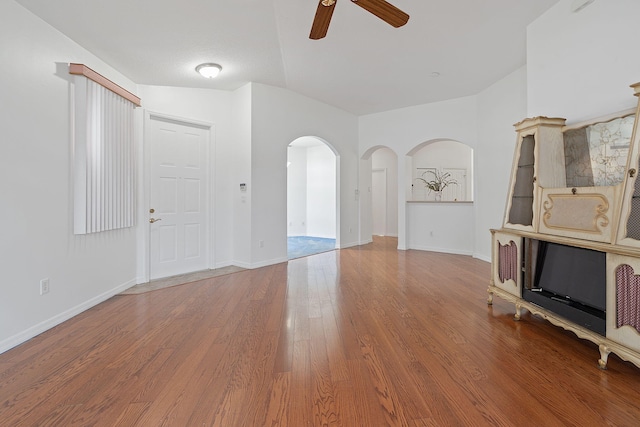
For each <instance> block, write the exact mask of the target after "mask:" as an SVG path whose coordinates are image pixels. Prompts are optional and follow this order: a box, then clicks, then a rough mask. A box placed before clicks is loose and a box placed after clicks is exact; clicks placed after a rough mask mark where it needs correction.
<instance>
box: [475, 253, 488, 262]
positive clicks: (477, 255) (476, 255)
mask: <svg viewBox="0 0 640 427" xmlns="http://www.w3.org/2000/svg"><path fill="white" fill-rule="evenodd" d="M473 257H474V258H478V259H479V260H482V261H486V262H491V256H487V255H484V254H479V253H474V254H473Z"/></svg>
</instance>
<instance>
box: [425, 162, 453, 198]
mask: <svg viewBox="0 0 640 427" xmlns="http://www.w3.org/2000/svg"><path fill="white" fill-rule="evenodd" d="M427 173H430V174H431V175H433V178H432V179H428V178H430V177H429V176H425V174H427ZM416 179H417V180H419V181H422V183H423V184H424V186H425V187H426V188H428V189H429V193H431V192H432V191H433V192H435V193H436V194H435V198H436V201H437V202H439V201H440V200H442V190H444V189H445V188H447V187H448V186H450V185H458V181H456V180H455V179H453V178H451V174H450V173H449V172H440V171H438V170H437V169H433V170H432V169H429V170H426V171H424V172H423V173H422V175H421V176H420V177H419V178H416Z"/></svg>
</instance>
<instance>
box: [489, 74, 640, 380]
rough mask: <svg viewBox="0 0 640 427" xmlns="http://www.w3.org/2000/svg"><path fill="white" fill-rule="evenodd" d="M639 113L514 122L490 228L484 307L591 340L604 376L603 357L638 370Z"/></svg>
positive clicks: (638, 93)
mask: <svg viewBox="0 0 640 427" xmlns="http://www.w3.org/2000/svg"><path fill="white" fill-rule="evenodd" d="M632 88H633V89H634V91H635V95H636V96H637V97H640V83H638V84H635V85H633V86H632ZM639 112H640V102H639V104H638V107H637V108H636V109H635V110H631V111H624V112H621V113H617V114H612V115H610V116H607V117H601V118H598V119H595V120H592V121H589V122H583V123H580V124H576V125H572V126H566V125H565V119H562V118H548V117H535V118H530V119H525V120H523V121H522V122H520V123H517V124H516V125H515V128H516V131H517V135H518V136H517V145H516V150H515V154H514V160H513V168H512V173H511V181H510V187H509V195H508V199H507V204H506V209H505V215H504V221H503V226H502V228H501V229H499V230H491V238H492V263H491V264H492V266H491V280H490V284H489V289H488V292H489V300H488V302H489V304H491V303H492V302H493V297H494V295H495V296H498V297H500V298H503V299H505V300H507V301H510V302H513V303H514V304H515V319H516V320H519V319H520V317H521V312H522V309H526V310H528V311H530V312H531V313H533V314H535V315H539V316H541V317H543V318H544V319H547V320H548V321H549V322H551V323H553V324H554V325H556V326H559V327H562V328H564V329H566V330H569V331H572V332H573V333H575V334H576V335H577V336H578V337H580V338H583V339H587V340H589V341H592V342H594V343H595V344H597V345H598V346H599V349H600V359H599V360H598V364H599V366H600V368H602V369H605V368H606V366H607V359H608V356H609V354H610V353H615V354H616V355H618V356H619V357H620V358H621V359H623V360H626V361H629V362H632V363H633V364H635V365H636V366H638V367H640V181H639V180H637V177H638V171H639V170H640V164H639V161H640V159H639V151H640V130H639V129H638V127H639V126H640V123H639Z"/></svg>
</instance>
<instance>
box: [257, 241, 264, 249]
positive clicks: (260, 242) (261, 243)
mask: <svg viewBox="0 0 640 427" xmlns="http://www.w3.org/2000/svg"><path fill="white" fill-rule="evenodd" d="M258 246H259V247H261V248H264V240H259V241H258Z"/></svg>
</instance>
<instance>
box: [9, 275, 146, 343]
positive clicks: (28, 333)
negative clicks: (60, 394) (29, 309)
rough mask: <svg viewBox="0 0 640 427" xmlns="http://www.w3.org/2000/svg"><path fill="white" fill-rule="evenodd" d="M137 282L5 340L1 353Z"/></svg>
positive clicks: (135, 280) (86, 302) (82, 304)
mask: <svg viewBox="0 0 640 427" xmlns="http://www.w3.org/2000/svg"><path fill="white" fill-rule="evenodd" d="M136 282H137V278H136V279H131V280H129V281H127V282H126V283H123V284H122V285H119V286H116V287H115V288H113V289H110V290H108V291H107V292H104V293H102V294H100V295H98V296H96V297H93V298H91V299H90V300H88V301H85V302H83V303H81V304H78V305H77V306H75V307H72V308H70V309H69V310H67V311H64V312H62V313H60V314H57V315H55V316H53V317H52V318H50V319H47V320H45V321H43V322H40V323H38V324H37V325H34V326H32V327H30V328H29V329H27V330H24V331H22V332H20V333H17V334H16V335H14V336H12V337H9V338H7V339H5V340H2V341H0V353H4V352H5V351H7V350H10V349H12V348H13V347H16V346H18V345H20V344H22V343H24V342H27V341H29V340H30V339H31V338H34V337H36V336H38V335H40V334H41V333H43V332H45V331H47V330H49V329H51V328H53V327H54V326H57V325H59V324H60V323H62V322H64V321H66V320H69V319H71V318H72V317H74V316H77V315H78V314H80V313H82V312H83V311H86V310H88V309H90V308H91V307H95V306H96V305H98V304H100V303H101V302H104V301H106V300H108V299H109V298H111V297H112V296H114V295H117V294H119V293H120V292H122V291H124V290H127V289H129V288H130V287H132V286H134V285H135V284H136Z"/></svg>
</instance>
